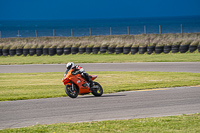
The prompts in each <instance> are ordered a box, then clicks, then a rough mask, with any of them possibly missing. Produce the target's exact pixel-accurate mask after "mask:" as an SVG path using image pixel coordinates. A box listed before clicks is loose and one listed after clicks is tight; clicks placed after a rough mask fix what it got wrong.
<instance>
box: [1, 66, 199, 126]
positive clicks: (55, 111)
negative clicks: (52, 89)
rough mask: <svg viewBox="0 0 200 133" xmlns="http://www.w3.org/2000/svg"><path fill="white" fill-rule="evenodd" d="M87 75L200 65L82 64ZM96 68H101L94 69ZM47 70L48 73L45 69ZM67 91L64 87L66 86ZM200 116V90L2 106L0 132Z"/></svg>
mask: <svg viewBox="0 0 200 133" xmlns="http://www.w3.org/2000/svg"><path fill="white" fill-rule="evenodd" d="M80 65H81V66H83V67H84V68H85V69H86V71H90V70H91V71H98V70H99V71H106V70H107V71H110V70H113V71H173V72H182V71H183V72H196V73H200V63H125V64H124V63H123V64H120V63H115V64H113V63H111V64H109V63H106V64H93V65H92V64H80ZM95 66H99V68H98V70H97V68H94V67H95ZM45 68H46V69H45ZM64 70H65V66H64V65H22V66H21V65H20V66H19V65H13V66H3V65H1V66H0V71H1V73H7V72H8V71H9V72H13V73H14V72H20V73H21V72H24V73H26V72H47V71H50V72H53V71H55V72H63V71H64ZM63 91H64V86H63ZM197 112H200V87H198V86H196V87H177V88H165V89H155V90H144V91H129V92H120V93H113V94H104V95H103V96H102V97H94V96H92V95H86V96H78V98H76V99H71V98H69V97H61V98H46V99H32V100H18V101H4V102H0V129H5V128H17V127H25V126H31V125H36V124H52V123H59V122H83V121H99V120H115V119H133V118H145V117H160V116H169V115H181V114H192V113H197Z"/></svg>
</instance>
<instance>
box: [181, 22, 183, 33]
mask: <svg viewBox="0 0 200 133" xmlns="http://www.w3.org/2000/svg"><path fill="white" fill-rule="evenodd" d="M181 34H183V25H182V24H181Z"/></svg>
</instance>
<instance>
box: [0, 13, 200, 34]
mask: <svg viewBox="0 0 200 133" xmlns="http://www.w3.org/2000/svg"><path fill="white" fill-rule="evenodd" d="M181 25H182V27H183V33H193V32H200V16H177V17H175V16H171V17H170V16H167V17H140V18H97V19H63V20H0V32H1V37H2V38H7V37H18V36H20V37H35V36H36V34H37V36H38V37H40V36H76V37H78V36H90V35H110V34H112V35H123V34H130V35H135V34H143V33H144V32H145V30H146V33H147V34H152V33H154V34H159V33H160V31H159V26H160V28H161V32H162V33H181ZM145 28H146V29H145Z"/></svg>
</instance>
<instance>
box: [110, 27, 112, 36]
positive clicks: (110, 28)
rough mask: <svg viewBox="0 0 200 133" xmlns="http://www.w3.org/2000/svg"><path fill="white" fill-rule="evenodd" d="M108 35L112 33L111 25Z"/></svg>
mask: <svg viewBox="0 0 200 133" xmlns="http://www.w3.org/2000/svg"><path fill="white" fill-rule="evenodd" d="M110 35H112V27H110Z"/></svg>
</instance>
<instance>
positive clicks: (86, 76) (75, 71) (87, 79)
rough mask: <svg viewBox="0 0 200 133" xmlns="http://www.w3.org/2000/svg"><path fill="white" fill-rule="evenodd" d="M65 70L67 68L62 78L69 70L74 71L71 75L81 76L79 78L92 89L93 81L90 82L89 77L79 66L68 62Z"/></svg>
mask: <svg viewBox="0 0 200 133" xmlns="http://www.w3.org/2000/svg"><path fill="white" fill-rule="evenodd" d="M66 68H67V70H66V71H65V74H64V76H65V75H66V74H67V73H68V72H69V70H71V69H74V70H73V72H72V75H76V74H81V76H82V77H83V78H84V79H85V80H86V81H87V82H88V83H90V88H91V87H93V81H92V80H91V78H90V77H89V75H88V74H87V73H86V72H85V70H84V69H83V68H82V67H81V66H79V65H75V64H74V63H73V62H69V63H67V65H66Z"/></svg>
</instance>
